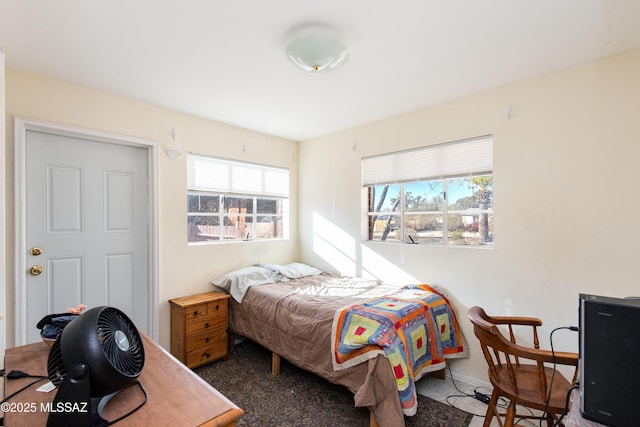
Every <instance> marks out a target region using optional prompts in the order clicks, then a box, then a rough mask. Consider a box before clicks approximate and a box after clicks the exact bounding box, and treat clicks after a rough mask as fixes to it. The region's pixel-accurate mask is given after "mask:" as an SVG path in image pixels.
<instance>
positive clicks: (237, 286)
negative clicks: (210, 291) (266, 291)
mask: <svg viewBox="0 0 640 427" xmlns="http://www.w3.org/2000/svg"><path fill="white" fill-rule="evenodd" d="M275 281H276V274H275V273H274V272H273V271H271V270H269V269H268V268H264V267H245V268H241V269H239V270H234V271H232V272H230V273H227V274H225V275H223V276H220V277H218V278H217V279H215V280H213V281H211V283H212V284H213V285H215V286H217V287H219V288H222V289H224V290H226V291H229V293H230V294H231V296H232V297H233V298H234V299H235V300H236V301H238V302H242V298H243V297H244V295H245V294H246V292H247V289H249V287H251V286H254V285H263V284H265V283H273V282H275Z"/></svg>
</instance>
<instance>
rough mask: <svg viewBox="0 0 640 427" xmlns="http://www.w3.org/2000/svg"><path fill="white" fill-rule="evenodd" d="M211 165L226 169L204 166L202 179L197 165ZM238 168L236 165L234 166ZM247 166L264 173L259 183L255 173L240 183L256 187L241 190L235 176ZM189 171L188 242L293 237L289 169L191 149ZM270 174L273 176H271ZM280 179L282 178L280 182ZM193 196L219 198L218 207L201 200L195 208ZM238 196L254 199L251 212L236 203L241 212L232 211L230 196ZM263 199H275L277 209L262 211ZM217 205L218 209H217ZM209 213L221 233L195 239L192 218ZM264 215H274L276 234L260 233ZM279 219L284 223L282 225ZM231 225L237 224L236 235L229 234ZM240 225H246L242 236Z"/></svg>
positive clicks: (284, 238)
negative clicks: (207, 206) (209, 207)
mask: <svg viewBox="0 0 640 427" xmlns="http://www.w3.org/2000/svg"><path fill="white" fill-rule="evenodd" d="M208 167H213V168H215V167H218V168H220V169H224V170H223V171H222V172H223V173H219V172H220V171H219V170H218V171H208V170H204V171H203V170H201V171H200V173H202V174H203V175H202V176H203V177H202V178H200V180H198V176H197V173H198V171H197V170H194V169H197V168H201V169H202V168H205V169H206V168H208ZM234 168H236V169H235V170H234ZM243 169H244V170H252V171H253V172H254V173H256V172H257V173H258V174H259V175H260V176H261V182H259V183H258V184H259V185H254V184H256V182H255V181H256V180H255V176H254V179H253V180H252V181H253V183H250V184H247V183H246V182H244V183H242V182H241V183H240V186H243V185H244V186H245V187H246V186H247V185H253V188H252V189H251V190H249V191H247V192H243V191H238V189H237V188H234V187H233V185H234V177H237V176H238V175H234V174H236V173H237V172H238V171H242V170H243ZM207 172H211V173H207ZM278 174H280V176H278ZM187 175H188V176H187V243H188V244H189V245H200V244H219V243H232V242H240V241H268V240H287V239H289V187H290V182H289V177H290V174H289V169H287V168H278V167H274V166H268V165H260V164H256V163H249V162H241V161H237V160H228V159H223V158H219V157H213V156H206V155H201V154H194V153H188V161H187ZM225 175H226V177H225ZM269 176H270V177H271V178H269ZM274 177H275V181H274ZM219 178H222V179H219ZM269 179H271V180H272V182H267V181H269ZM285 179H286V183H285ZM278 180H280V181H279V182H278ZM219 181H224V184H225V185H220V182H219ZM274 182H275V183H274ZM285 187H286V188H285ZM225 190H226V191H225ZM192 197H211V198H214V199H216V198H217V201H215V202H213V205H214V206H215V207H212V209H213V210H211V211H207V210H203V209H201V206H202V204H200V202H199V201H198V205H197V207H195V209H194V206H192V199H191V198H192ZM238 199H240V200H241V199H246V201H250V203H251V208H250V209H247V212H241V210H242V207H238V206H236V207H234V209H236V208H237V209H239V211H238V212H232V211H230V209H231V208H230V207H229V206H228V205H227V204H226V202H227V201H228V200H238ZM260 200H273V201H275V202H276V208H277V209H276V211H277V212H276V213H265V212H259V210H258V207H259V203H260ZM216 207H217V209H215V208H216ZM247 207H248V204H247ZM207 217H209V218H214V219H213V220H211V222H212V224H211V225H212V226H213V227H216V228H217V233H215V234H210V235H207V234H200V235H204V236H208V237H210V238H209V239H204V240H193V239H192V232H191V231H192V230H191V228H192V227H193V222H194V221H195V220H192V218H207ZM264 218H271V221H269V222H271V223H272V224H274V227H275V228H274V230H273V231H274V232H273V237H260V234H261V233H260V232H259V230H258V227H259V226H260V223H262V222H264V221H263V219H264ZM279 223H280V225H278V224H279ZM240 224H242V225H240ZM197 225H198V224H196V226H197ZM199 225H203V224H199ZM228 227H236V229H235V234H234V235H233V236H232V237H230V235H229V234H227V231H228ZM239 227H243V230H242V236H240V235H239V234H238V233H239V232H240V231H239V230H238V228H239ZM247 228H249V230H247ZM278 229H280V230H278Z"/></svg>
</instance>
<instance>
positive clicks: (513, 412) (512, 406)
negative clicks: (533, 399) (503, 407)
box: [504, 401, 516, 427]
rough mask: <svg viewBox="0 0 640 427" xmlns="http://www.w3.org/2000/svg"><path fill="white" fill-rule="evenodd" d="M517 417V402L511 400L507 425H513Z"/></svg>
mask: <svg viewBox="0 0 640 427" xmlns="http://www.w3.org/2000/svg"><path fill="white" fill-rule="evenodd" d="M515 419H516V402H514V401H511V402H509V406H507V415H506V417H505V420H504V426H505V427H513V423H514V422H515Z"/></svg>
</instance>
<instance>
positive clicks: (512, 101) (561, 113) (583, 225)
mask: <svg viewBox="0 0 640 427" xmlns="http://www.w3.org/2000/svg"><path fill="white" fill-rule="evenodd" d="M427 74H428V73H425V78H428V76H427ZM381 102H384V100H381ZM507 106H511V109H512V115H511V118H510V119H508V118H507V117H506V114H505V111H506V108H507ZM486 134H493V135H494V185H495V248H494V249H491V250H483V249H472V248H471V249H462V248H446V247H430V246H426V245H404V246H403V245H397V244H390V243H367V242H363V241H362V239H361V236H362V235H363V230H362V223H363V222H364V221H363V218H364V217H363V210H362V208H361V193H362V190H361V188H360V182H361V181H360V170H361V158H362V157H364V156H369V155H374V154H380V153H385V152H389V151H395V150H402V149H408V148H414V147H420V146H425V145H430V144H436V143H441V142H447V141H454V140H459V139H463V138H470V137H475V136H480V135H486ZM354 143H355V150H354V149H353V144H354ZM638 159H640V50H635V51H632V52H629V53H626V54H623V55H618V56H614V57H610V58H608V59H604V60H601V61H598V62H592V63H588V64H584V65H580V66H577V67H573V68H571V69H567V70H562V71H559V72H555V73H552V74H549V75H545V76H541V77H539V78H535V79H531V80H527V81H524V82H520V83H516V84H512V85H509V86H505V87H501V88H499V89H495V90H490V91H486V92H483V93H478V94H474V95H471V96H468V97H465V98H463V99H459V100H455V101H452V102H448V103H446V104H442V105H438V106H435V107H432V108H426V109H422V110H419V111H415V112H412V113H409V114H405V115H402V116H398V117H394V118H391V119H388V120H383V121H379V122H375V123H371V124H368V125H364V126H361V127H357V128H353V129H349V130H346V131H343V132H339V133H336V134H333V135H329V136H326V137H322V138H318V139H315V140H310V141H306V142H303V143H301V145H300V170H301V171H304V172H303V173H302V174H301V177H300V187H299V194H300V211H299V214H300V219H299V220H300V230H299V232H300V244H301V250H302V259H303V260H304V261H305V262H308V263H310V264H314V265H317V266H318V267H320V268H325V269H331V268H333V269H337V270H339V271H342V272H344V273H348V274H370V275H373V276H376V277H380V278H382V279H384V280H390V281H394V280H395V281H400V282H408V281H412V280H417V281H420V282H426V283H431V284H438V285H440V286H443V287H444V288H445V289H447V290H448V291H449V292H450V294H451V295H452V296H453V299H454V300H455V303H456V306H457V311H458V314H459V317H460V321H461V323H462V325H463V329H464V333H465V335H466V338H467V340H468V341H469V342H470V344H471V347H470V348H471V352H472V356H471V358H470V359H468V360H461V361H456V362H454V364H453V369H454V371H457V372H459V373H460V374H461V375H468V376H471V377H474V378H478V379H486V375H485V372H486V366H485V363H484V361H483V359H482V358H481V354H480V351H479V346H477V345H476V342H475V337H474V336H473V332H472V329H471V328H470V327H469V324H468V320H467V319H466V311H467V309H468V308H469V307H471V306H473V305H480V306H482V307H485V309H486V310H487V312H488V313H489V314H514V315H516V314H521V315H531V316H539V317H541V318H542V319H543V321H544V323H545V327H544V329H543V331H542V335H544V340H545V341H546V345H547V348H548V335H549V333H550V331H551V330H552V329H553V328H555V327H558V326H567V325H577V321H578V319H577V299H578V293H579V292H585V293H595V294H605V295H611V296H628V295H640V285H639V284H638V276H639V274H640V222H639V221H638V219H637V215H636V214H637V212H639V211H640V197H638V196H639V194H640V190H639V188H638V184H639V183H640V172H639V171H640V168H639V167H638ZM554 346H555V347H556V349H564V350H570V351H577V334H576V333H574V332H568V331H561V332H558V333H556V335H554Z"/></svg>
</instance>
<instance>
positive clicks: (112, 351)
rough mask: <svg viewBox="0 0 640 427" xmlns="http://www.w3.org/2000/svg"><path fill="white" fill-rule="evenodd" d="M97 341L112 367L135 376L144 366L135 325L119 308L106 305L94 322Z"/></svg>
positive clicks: (142, 351)
mask: <svg viewBox="0 0 640 427" xmlns="http://www.w3.org/2000/svg"><path fill="white" fill-rule="evenodd" d="M96 332H97V336H98V342H99V343H100V346H101V347H102V350H103V351H104V354H105V356H106V358H107V359H108V360H109V362H111V364H112V366H113V368H114V369H116V370H117V371H118V372H120V373H121V374H123V375H126V376H137V375H139V374H140V372H142V367H143V366H144V349H143V347H142V342H141V340H140V334H138V331H137V330H136V327H135V325H134V324H133V323H132V322H131V321H130V320H129V318H128V317H126V316H124V315H123V314H122V312H121V311H120V310H116V309H114V308H112V307H106V308H105V309H104V310H102V311H101V312H100V315H99V316H98V319H97V322H96Z"/></svg>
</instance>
